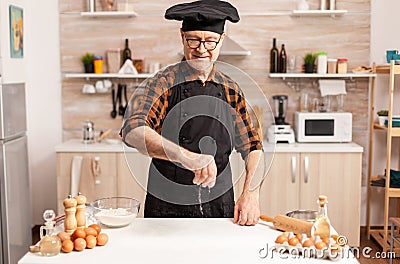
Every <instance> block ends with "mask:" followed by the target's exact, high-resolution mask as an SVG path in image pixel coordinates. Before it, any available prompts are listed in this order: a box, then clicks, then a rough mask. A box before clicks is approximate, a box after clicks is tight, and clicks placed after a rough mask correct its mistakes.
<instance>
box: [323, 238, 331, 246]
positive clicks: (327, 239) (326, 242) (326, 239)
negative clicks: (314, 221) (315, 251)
mask: <svg viewBox="0 0 400 264" xmlns="http://www.w3.org/2000/svg"><path fill="white" fill-rule="evenodd" d="M329 239H330V238H329V237H324V238H322V239H321V240H322V241H323V242H324V243H325V244H327V245H329Z"/></svg>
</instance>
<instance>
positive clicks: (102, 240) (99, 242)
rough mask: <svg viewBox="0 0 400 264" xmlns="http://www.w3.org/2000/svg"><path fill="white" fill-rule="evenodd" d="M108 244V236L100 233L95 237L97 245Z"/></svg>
mask: <svg viewBox="0 0 400 264" xmlns="http://www.w3.org/2000/svg"><path fill="white" fill-rule="evenodd" d="M107 242H108V235H107V234H105V233H101V234H99V235H98V236H97V245H98V246H104V245H105V244H107Z"/></svg>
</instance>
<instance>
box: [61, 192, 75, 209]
mask: <svg viewBox="0 0 400 264" xmlns="http://www.w3.org/2000/svg"><path fill="white" fill-rule="evenodd" d="M63 204H64V207H65V208H70V207H75V206H76V205H77V201H76V200H75V199H74V198H72V195H68V198H65V199H64V202H63Z"/></svg>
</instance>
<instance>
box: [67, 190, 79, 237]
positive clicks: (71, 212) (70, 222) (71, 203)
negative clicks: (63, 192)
mask: <svg viewBox="0 0 400 264" xmlns="http://www.w3.org/2000/svg"><path fill="white" fill-rule="evenodd" d="M76 205H77V202H76V200H75V199H74V198H72V195H68V198H66V199H64V212H65V220H64V231H65V232H66V233H68V234H70V235H71V234H72V233H73V232H74V231H75V230H76V227H77V223H76V218H75V213H76Z"/></svg>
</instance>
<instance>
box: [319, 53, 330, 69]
mask: <svg viewBox="0 0 400 264" xmlns="http://www.w3.org/2000/svg"><path fill="white" fill-rule="evenodd" d="M327 60H328V56H327V53H326V52H317V73H318V74H326V70H327V69H326V67H327Z"/></svg>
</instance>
